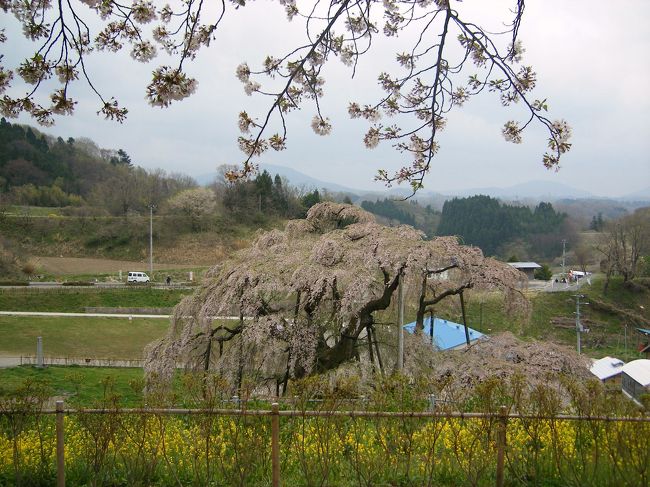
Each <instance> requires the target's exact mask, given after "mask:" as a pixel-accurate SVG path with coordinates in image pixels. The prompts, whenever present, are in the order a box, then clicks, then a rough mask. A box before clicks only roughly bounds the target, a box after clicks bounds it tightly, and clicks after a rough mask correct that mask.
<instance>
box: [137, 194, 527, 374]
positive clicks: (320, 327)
mask: <svg viewBox="0 0 650 487" xmlns="http://www.w3.org/2000/svg"><path fill="white" fill-rule="evenodd" d="M444 271H448V272H447V273H446V274H445V275H444V276H443V275H442V273H443V272H444ZM400 276H402V277H401V278H402V279H403V283H404V284H403V285H404V287H405V288H406V289H411V290H412V292H411V293H410V294H412V295H413V297H414V299H419V304H418V305H417V310H418V327H419V329H420V330H421V328H422V323H421V322H422V320H421V319H420V314H421V311H423V310H424V309H425V308H426V307H427V306H430V305H432V304H434V303H436V302H438V301H440V300H441V299H443V298H444V297H446V296H451V295H455V294H458V293H460V292H462V291H463V290H464V289H468V288H472V287H478V288H484V289H485V288H487V289H501V290H504V291H505V292H506V294H507V298H508V303H509V304H510V305H513V306H516V305H519V306H525V300H524V299H523V297H522V295H521V293H520V292H518V291H517V285H518V283H519V282H520V279H521V276H522V274H521V273H519V272H518V271H516V270H515V269H513V268H512V267H510V266H509V265H507V264H503V263H500V262H497V261H494V260H492V259H486V258H484V257H483V255H482V253H481V251H480V250H479V249H478V248H475V247H467V246H462V245H460V244H458V241H457V239H456V238H455V237H443V238H437V239H435V240H433V241H426V240H424V239H423V234H422V233H421V232H418V231H416V230H415V229H413V228H412V227H409V226H399V227H384V226H381V225H379V224H377V223H376V222H375V221H374V217H373V216H372V215H371V214H370V213H367V212H365V211H363V210H361V209H359V208H357V207H354V206H349V205H342V204H336V203H321V204H317V205H315V206H314V207H312V208H311V209H310V210H309V213H308V215H307V218H306V219H305V220H293V221H290V222H289V223H287V225H286V228H285V230H284V231H279V230H272V231H270V232H266V233H264V234H262V235H260V236H259V237H258V238H257V240H256V241H255V242H254V243H253V245H252V246H251V247H250V248H249V249H247V250H245V251H242V252H241V253H240V254H238V255H237V256H236V257H235V258H233V259H232V260H230V261H227V262H225V263H223V264H220V265H218V266H215V267H214V268H212V269H211V270H210V271H209V273H208V275H207V277H206V279H205V282H204V284H203V286H202V287H201V288H200V289H199V290H198V291H197V292H196V293H195V294H194V295H193V296H191V297H188V298H186V299H185V300H183V301H182V302H181V303H180V304H179V305H178V306H177V308H176V310H175V313H174V316H173V319H172V321H171V326H170V330H169V333H168V334H167V336H166V337H165V338H164V339H163V340H161V341H159V342H157V343H155V344H152V345H151V346H150V347H149V349H148V352H147V357H146V370H147V372H148V374H149V375H150V376H151V375H152V374H156V375H159V376H162V377H167V378H170V377H171V374H172V373H173V370H174V368H175V365H176V364H177V363H178V362H182V363H184V364H186V366H187V367H189V368H192V369H197V370H218V371H220V372H222V373H223V374H224V375H225V376H226V377H228V378H229V379H230V380H231V381H232V383H234V384H239V383H240V382H241V380H242V378H243V377H252V378H254V379H255V380H256V381H260V380H265V379H266V380H272V381H280V382H283V383H285V384H286V381H287V380H288V379H289V378H290V377H302V376H304V375H306V374H309V373H312V372H323V371H328V370H332V369H335V368H337V367H338V366H340V365H342V364H344V363H345V362H347V361H350V360H352V359H354V358H358V357H359V356H360V347H361V346H362V344H361V343H360V338H367V340H368V342H369V343H370V349H371V350H372V349H373V346H374V348H375V350H376V351H377V352H378V353H379V352H380V350H379V347H378V346H377V344H376V343H373V336H375V335H374V325H375V324H376V320H377V317H378V315H379V314H381V312H383V311H384V310H386V309H387V308H388V307H389V306H390V304H391V302H392V301H393V299H394V295H395V291H396V290H397V287H398V283H399V280H400ZM432 276H436V277H432ZM221 315H232V316H235V317H238V319H236V320H235V321H234V322H233V321H230V322H223V321H218V320H217V321H215V319H214V317H215V316H221ZM227 342H229V343H228V346H227V347H224V344H225V343H227ZM217 345H218V347H217ZM365 347H367V345H366V346H364V350H365ZM384 352H385V350H384Z"/></svg>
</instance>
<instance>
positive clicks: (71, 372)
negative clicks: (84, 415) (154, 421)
mask: <svg viewBox="0 0 650 487" xmlns="http://www.w3.org/2000/svg"><path fill="white" fill-rule="evenodd" d="M142 379H143V373H142V369H128V368H104V367H78V366H69V367H56V366H50V367H45V368H42V369H39V368H37V367H33V366H29V365H24V366H22V367H13V368H10V369H0V395H1V393H2V391H3V390H4V391H12V390H16V389H17V388H19V387H21V386H22V385H23V384H25V383H26V382H30V381H40V382H41V383H43V384H44V385H45V386H46V387H48V388H50V392H51V396H58V397H61V396H63V397H64V398H65V401H66V403H68V406H70V405H72V404H75V405H80V406H92V405H93V404H94V403H95V401H97V400H98V399H99V398H101V397H102V395H103V392H104V387H105V385H106V381H107V380H108V381H111V383H112V384H111V387H112V392H114V393H116V394H118V395H119V396H121V397H122V398H123V400H124V404H125V405H129V406H135V405H137V403H138V400H139V399H141V398H142V393H141V391H140V390H139V389H138V387H136V385H137V384H139V382H140V381H141V380H142Z"/></svg>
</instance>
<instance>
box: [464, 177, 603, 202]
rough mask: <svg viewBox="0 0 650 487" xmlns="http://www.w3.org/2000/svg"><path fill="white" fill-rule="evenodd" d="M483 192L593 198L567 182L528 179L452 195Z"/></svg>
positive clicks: (520, 196) (539, 197)
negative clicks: (499, 186)
mask: <svg viewBox="0 0 650 487" xmlns="http://www.w3.org/2000/svg"><path fill="white" fill-rule="evenodd" d="M477 194H483V195H487V196H492V197H493V198H513V199H537V200H555V199H560V198H573V199H580V198H593V197H594V195H592V194H591V193H589V192H587V191H583V190H581V189H577V188H574V187H572V186H569V185H567V184H563V183H556V182H553V181H529V182H527V183H520V184H515V185H514V186H508V187H506V188H496V187H488V188H472V189H465V190H459V191H457V192H455V193H454V196H474V195H477Z"/></svg>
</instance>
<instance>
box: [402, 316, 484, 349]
mask: <svg viewBox="0 0 650 487" xmlns="http://www.w3.org/2000/svg"><path fill="white" fill-rule="evenodd" d="M404 329H405V330H406V331H408V332H409V333H415V321H414V322H413V323H409V324H408V325H404ZM468 330H469V339H470V343H472V342H474V341H476V340H478V339H479V338H482V337H484V336H485V335H484V334H483V333H481V332H480V331H476V330H474V329H472V328H469V327H468ZM424 334H425V335H426V336H429V337H430V336H431V317H428V318H425V319H424ZM433 340H434V345H435V346H436V347H437V348H438V349H440V350H451V349H454V348H458V347H461V346H464V345H465V344H466V341H465V327H464V326H463V325H461V324H458V323H454V322H453V321H447V320H443V319H441V318H434V320H433Z"/></svg>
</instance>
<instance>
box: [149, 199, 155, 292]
mask: <svg viewBox="0 0 650 487" xmlns="http://www.w3.org/2000/svg"><path fill="white" fill-rule="evenodd" d="M154 206H156V205H154V204H153V203H151V204H150V205H149V279H153V208H154Z"/></svg>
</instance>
